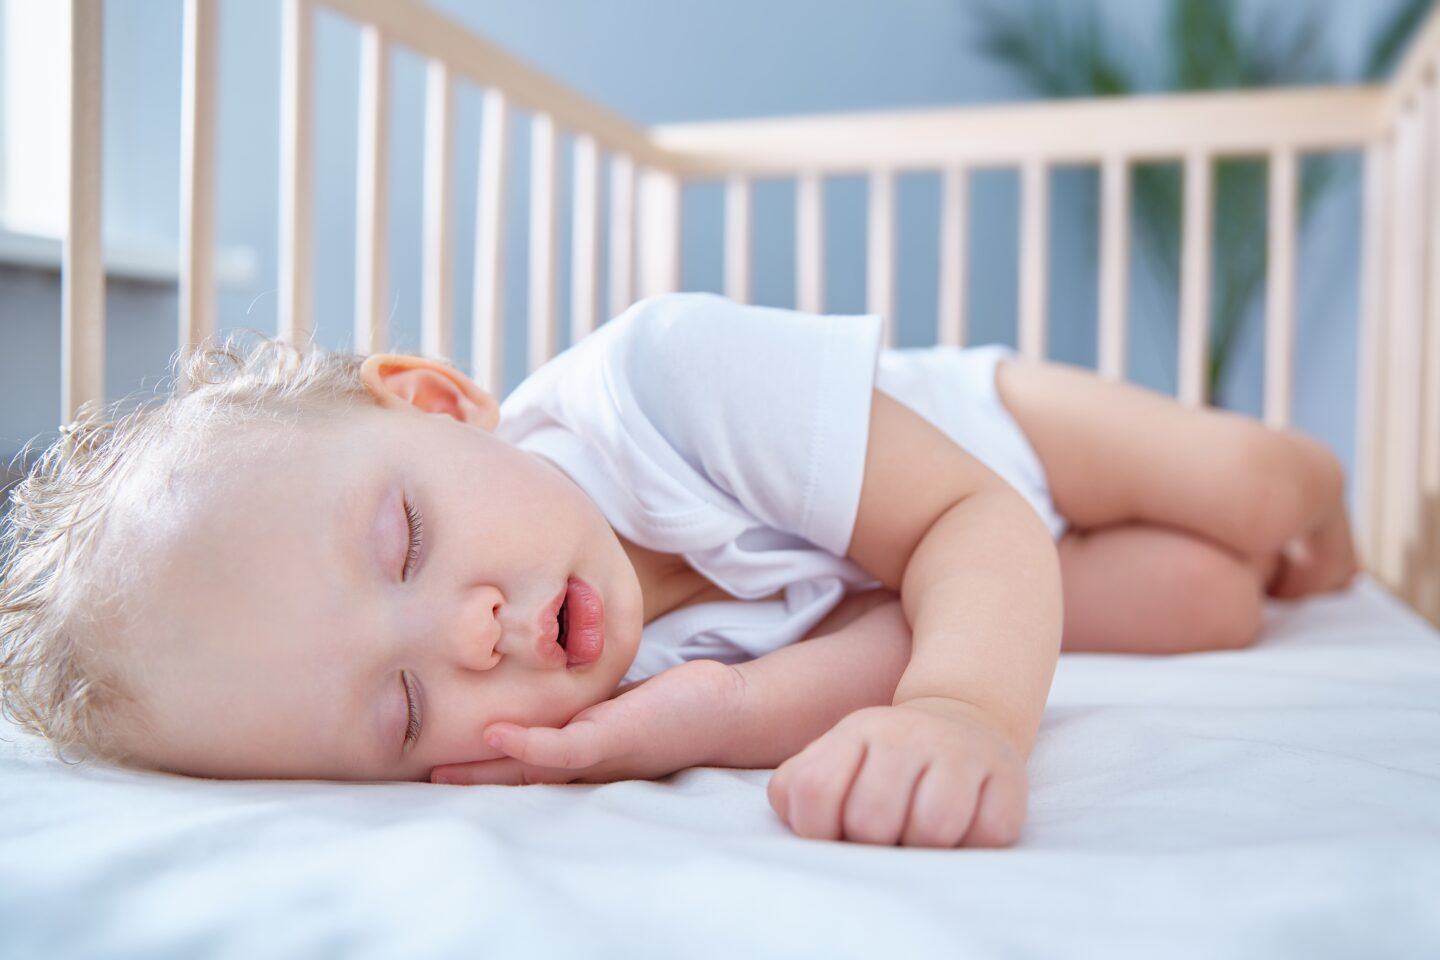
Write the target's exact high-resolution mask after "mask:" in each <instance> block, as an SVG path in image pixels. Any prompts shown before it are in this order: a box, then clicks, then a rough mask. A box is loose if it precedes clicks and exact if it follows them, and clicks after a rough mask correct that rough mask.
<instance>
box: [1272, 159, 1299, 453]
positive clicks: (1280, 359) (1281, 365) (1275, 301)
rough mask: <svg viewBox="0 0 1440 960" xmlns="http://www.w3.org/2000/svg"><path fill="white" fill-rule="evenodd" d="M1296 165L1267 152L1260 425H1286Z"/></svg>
mask: <svg viewBox="0 0 1440 960" xmlns="http://www.w3.org/2000/svg"><path fill="white" fill-rule="evenodd" d="M1298 187H1299V162H1298V160H1297V158H1296V155H1295V151H1294V150H1293V149H1290V148H1288V147H1282V148H1280V149H1278V150H1275V151H1274V152H1273V153H1271V154H1270V188H1269V207H1270V218H1269V227H1268V230H1269V234H1268V238H1267V241H1268V244H1269V259H1268V261H1267V264H1266V271H1265V281H1266V282H1265V423H1266V424H1267V425H1268V426H1271V427H1284V426H1288V425H1289V423H1290V408H1291V401H1292V394H1293V391H1294V387H1293V383H1294V365H1295V244H1296V240H1297V237H1296V231H1297V226H1298V225H1297V223H1296V219H1295V199H1296V193H1297V190H1298Z"/></svg>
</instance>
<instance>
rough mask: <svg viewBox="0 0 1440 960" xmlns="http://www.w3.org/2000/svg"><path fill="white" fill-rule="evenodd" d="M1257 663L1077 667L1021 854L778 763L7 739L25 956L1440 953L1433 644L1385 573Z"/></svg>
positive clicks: (1212, 660) (16, 951)
mask: <svg viewBox="0 0 1440 960" xmlns="http://www.w3.org/2000/svg"><path fill="white" fill-rule="evenodd" d="M1266 616H1267V626H1266V633H1265V635H1264V639H1263V640H1262V642H1261V643H1260V645H1259V646H1258V647H1256V648H1255V649H1252V650H1246V651H1239V652H1226V653H1210V654H1194V655H1189V656H1181V657H1168V658H1166V657H1157V658H1144V657H1121V656H1114V655H1073V656H1066V657H1064V658H1062V660H1061V663H1060V668H1059V671H1058V674H1057V677H1056V681H1055V688H1054V694H1053V696H1052V699H1051V705H1050V708H1049V711H1048V714H1047V718H1046V721H1045V725H1044V727H1043V729H1042V731H1041V735H1040V741H1039V744H1038V747H1037V749H1036V751H1035V754H1034V757H1033V759H1032V762H1031V776H1032V781H1033V793H1032V798H1031V816H1030V819H1029V822H1028V825H1027V827H1026V831H1025V834H1024V836H1023V838H1022V841H1021V843H1020V845H1019V846H1018V847H1016V848H1014V849H1010V850H1003V851H989V850H983V851H975V850H948V851H941V850H919V849H901V848H894V847H892V848H880V847H874V846H864V845H860V844H850V843H829V842H820V841H811V840H802V839H799V838H797V837H795V836H794V835H792V834H791V833H790V832H789V831H788V830H787V829H786V828H785V826H784V825H783V824H782V823H781V822H780V821H779V820H778V819H777V818H776V817H775V815H774V814H773V812H772V811H771V810H770V807H769V805H768V804H767V802H766V799H765V783H766V781H767V779H768V777H769V776H770V773H769V771H764V770H728V769H719V768H704V769H693V770H688V771H684V772H682V773H679V774H676V775H674V776H673V777H671V778H669V779H667V780H665V781H662V782H644V781H633V782H624V783H615V784H603V785H565V786H552V785H542V786H529V787H441V786H433V785H429V784H347V783H323V782H284V781H252V782H222V781H203V780H191V779H186V778H182V777H172V776H167V775H159V774H139V773H131V772H126V771H120V770H116V769H114V768H105V767H98V766H92V765H85V766H80V767H74V768H71V767H66V766H63V765H61V764H59V763H58V762H56V761H54V760H53V759H50V757H49V754H48V753H47V752H46V748H44V747H43V746H41V745H39V744H37V743H36V742H35V741H33V740H30V739H28V738H24V737H20V738H19V739H15V737H16V732H15V731H14V730H13V728H10V729H8V730H6V731H5V735H6V737H7V738H9V739H10V740H11V741H12V742H0V952H3V954H4V955H5V956H7V957H10V956H13V957H26V958H30V957H62V956H63V957H99V956H105V957H116V956H134V957H147V958H159V957H199V956H223V957H245V958H250V957H261V956H263V957H307V958H308V957H319V956H349V957H385V958H392V957H402V956H403V957H427V956H486V957H494V956H522V955H523V956H550V955H554V956H561V955H569V956H614V957H633V956H642V957H650V956H654V957H670V956H682V955H683V956H686V957H706V956H714V957H726V958H730V957H740V956H745V957H749V956H785V957H798V956H813V957H878V956H906V957H945V958H957V957H1002V956H1003V957H1037V958H1041V957H1043V958H1051V957H1092V956H1093V957H1105V958H1116V957H1161V956H1163V957H1167V958H1175V957H1207V958H1214V957H1266V958H1281V957H1296V958H1305V960H1315V958H1323V957H1347V958H1348V957H1359V956H1364V957H1417V958H1418V957H1436V956H1440V634H1437V633H1436V631H1434V630H1433V629H1432V628H1431V627H1430V626H1429V625H1428V624H1426V623H1425V622H1424V621H1423V620H1421V619H1420V618H1419V617H1417V616H1416V615H1415V614H1413V613H1412V612H1410V611H1408V610H1407V609H1406V608H1405V607H1403V606H1402V605H1401V604H1399V603H1398V602H1397V601H1396V600H1394V599H1393V598H1391V597H1390V596H1389V594H1387V593H1386V592H1385V591H1384V590H1383V588H1381V587H1379V586H1378V585H1376V584H1375V583H1374V582H1373V581H1371V580H1369V579H1368V578H1362V579H1361V580H1359V581H1358V582H1357V584H1356V585H1355V586H1354V587H1353V588H1352V589H1351V590H1350V591H1348V592H1346V593H1344V594H1331V595H1328V596H1322V597H1312V598H1307V599H1305V600H1302V601H1299V602H1294V603H1280V602H1275V601H1271V602H1270V605H1269V607H1268V608H1267V613H1266Z"/></svg>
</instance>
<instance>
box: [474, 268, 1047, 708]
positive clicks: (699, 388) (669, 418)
mask: <svg viewBox="0 0 1440 960" xmlns="http://www.w3.org/2000/svg"><path fill="white" fill-rule="evenodd" d="M881 331H882V324H881V318H880V316H879V315H877V314H868V315H821V314H813V313H806V312H802V311H797V310H787V309H784V308H779V307H763V306H753V305H745V304H738V303H736V302H734V301H733V300H730V299H728V298H726V297H723V296H720V295H718V294H713V293H673V294H665V295H662V296H658V297H651V298H648V299H646V300H641V301H639V302H637V303H635V304H633V305H632V306H631V307H630V308H629V309H628V310H626V311H625V312H624V313H622V314H621V315H619V316H618V317H615V318H613V319H611V320H609V321H607V322H606V323H604V324H602V325H601V326H600V327H599V328H598V329H597V330H596V331H595V332H593V333H592V334H590V335H589V336H587V337H585V338H584V339H583V340H581V341H580V342H579V343H577V344H575V345H573V346H572V347H570V348H569V349H568V350H566V351H564V352H563V353H561V354H559V355H558V356H556V357H554V358H552V359H551V360H550V361H549V362H547V363H546V364H545V365H544V366H542V367H541V368H540V369H538V370H536V371H535V372H534V373H532V374H531V375H530V376H529V377H527V378H526V379H525V380H524V382H522V383H521V384H520V385H519V386H517V387H516V388H515V389H514V390H513V391H512V392H511V393H510V395H509V396H508V397H506V398H505V400H504V402H503V403H502V404H501V407H500V423H499V425H498V426H497V428H496V434H497V436H499V437H500V438H501V439H504V440H506V441H508V442H510V443H512V444H514V445H515V446H517V447H519V448H520V449H522V450H526V451H529V452H532V453H535V454H537V455H540V456H544V457H545V458H546V459H548V460H550V461H551V462H553V463H555V465H556V466H558V467H559V468H560V469H561V470H563V471H565V473H566V474H567V475H568V476H570V478H571V479H572V480H574V481H575V483H576V484H577V485H579V486H580V488H581V489H583V490H584V491H585V492H586V493H588V494H589V495H590V497H591V498H592V499H594V500H595V502H596V504H597V506H598V507H599V509H600V511H601V513H602V514H604V515H605V517H606V519H607V520H608V521H609V522H610V525H611V526H612V527H614V529H615V530H616V531H617V532H618V533H619V534H620V535H622V536H624V537H625V538H626V539H628V540H630V541H632V542H634V543H637V544H639V545H641V546H643V547H647V548H649V549H651V550H656V551H660V552H663V553H674V554H681V555H683V556H684V557H685V559H686V560H687V561H688V562H689V563H690V565H691V566H692V567H694V568H695V570H696V571H698V572H699V573H700V574H701V575H702V576H704V577H706V578H707V579H709V580H710V581H711V582H713V583H715V584H717V585H718V586H720V587H721V588H722V589H724V590H725V591H726V592H728V593H730V594H731V595H733V596H735V597H737V598H739V599H737V600H732V601H717V602H711V603H698V604H695V605H693V606H689V607H683V608H681V609H679V610H673V611H671V612H669V613H667V614H665V615H663V616H660V617H658V618H656V619H655V620H653V621H651V622H650V623H648V624H646V625H645V627H644V629H643V631H642V636H641V643H640V648H639V651H638V652H637V654H636V657H635V661H634V663H633V664H632V665H631V667H630V670H629V671H628V672H627V673H626V674H625V677H624V682H627V683H628V682H631V681H635V680H640V679H643V678H645V677H648V676H651V675H653V674H656V673H659V672H660V671H661V670H664V669H666V668H668V667H671V666H674V665H676V664H679V663H682V662H684V661H687V660H695V659H702V658H709V659H715V660H721V661H724V662H727V663H738V662H741V661H744V660H749V659H752V658H754V657H758V656H761V655H763V654H765V653H769V652H770V651H772V650H776V649H778V648H780V647H783V646H785V645H786V644H789V643H794V642H795V641H797V640H799V639H801V638H802V637H804V636H805V635H806V634H807V633H808V632H809V631H810V629H811V628H812V627H813V626H814V625H815V624H817V623H819V622H820V620H822V619H823V618H824V617H825V615H826V614H827V613H829V612H830V611H831V610H832V609H833V608H834V607H835V605H836V604H838V603H839V602H840V600H841V598H843V597H844V596H845V594H847V593H853V592H856V591H861V590H868V589H872V588H875V587H879V586H882V584H881V583H880V581H878V580H876V579H874V578H873V577H871V576H870V575H869V574H868V573H866V572H865V570H863V569H862V568H861V567H860V566H859V565H857V564H856V563H854V562H853V561H851V560H849V559H847V558H846V557H845V556H844V551H845V548H846V546H848V544H849V542H850V536H851V533H852V531H853V529H854V526H855V518H856V514H857V512H858V510H859V503H860V486H861V481H862V480H863V477H864V467H865V449H866V444H867V440H868V433H869V422H870V394H871V390H872V388H876V387H878V388H879V389H881V390H882V391H884V392H885V393H886V394H889V395H890V396H893V397H894V398H895V399H897V400H899V401H901V402H902V403H904V404H905V405H906V406H909V407H910V408H911V409H913V410H915V411H916V412H917V413H919V414H920V415H921V416H923V417H925V418H926V419H927V420H929V421H930V422H931V423H934V424H935V425H936V426H937V427H939V428H940V429H941V430H943V431H944V432H945V433H946V434H947V435H949V436H950V437H951V438H952V439H954V440H955V441H956V442H957V443H960V444H961V445H962V446H964V447H965V449H966V450H967V451H969V452H970V453H971V454H972V455H973V456H975V457H977V458H979V459H980V460H981V461H983V462H984V463H985V464H986V465H987V466H989V467H990V468H991V469H992V470H995V471H996V472H997V473H999V474H1000V475H1001V476H1003V477H1004V478H1005V479H1006V480H1007V481H1008V482H1010V483H1011V484H1012V485H1013V486H1015V487H1016V489H1017V490H1019V492H1020V493H1021V494H1022V495H1023V496H1025V498H1026V499H1027V500H1028V501H1029V502H1030V503H1031V505H1032V506H1034V507H1035V509H1036V510H1037V512H1039V513H1040V515H1041V517H1042V518H1043V519H1044V520H1045V522H1046V524H1047V526H1048V527H1049V528H1050V530H1051V532H1052V534H1053V535H1054V536H1056V537H1058V536H1060V535H1061V533H1062V532H1063V531H1064V528H1065V521H1064V519H1063V518H1061V517H1060V516H1059V515H1058V514H1057V513H1056V512H1055V510H1054V507H1053V505H1052V503H1051V500H1050V496H1049V492H1048V488H1047V485H1046V482H1045V476H1044V472H1043V470H1042V469H1041V465H1040V462H1039V460H1038V458H1037V457H1036V456H1035V453H1034V451H1033V449H1032V448H1031V447H1030V445H1029V443H1028V442H1027V441H1026V439H1025V437H1024V434H1023V433H1021V431H1020V428H1019V426H1018V425H1017V424H1016V423H1015V421H1014V419H1013V418H1012V417H1011V416H1010V414H1009V413H1008V411H1006V410H1005V408H1004V406H1003V405H1001V403H1000V402H999V400H998V398H997V397H996V394H995V387H994V364H995V361H996V360H998V359H999V358H1000V357H1001V356H1006V355H1010V354H1013V353H1014V351H1013V350H1011V349H1010V348H1009V347H1007V346H1004V345H1001V344H990V345H987V346H982V347H972V348H967V349H963V350H962V349H958V348H955V347H926V348H918V349H904V350H883V349H882V348H881V345H880V340H881ZM779 591H783V596H784V599H783V600H765V601H761V600H758V598H760V597H766V596H769V595H771V594H773V593H776V592H779Z"/></svg>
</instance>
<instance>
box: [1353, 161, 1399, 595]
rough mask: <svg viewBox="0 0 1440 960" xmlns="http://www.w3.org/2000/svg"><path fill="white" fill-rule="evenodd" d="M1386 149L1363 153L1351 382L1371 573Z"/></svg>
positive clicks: (1375, 539)
mask: <svg viewBox="0 0 1440 960" xmlns="http://www.w3.org/2000/svg"><path fill="white" fill-rule="evenodd" d="M1390 150H1391V148H1390V147H1389V145H1388V144H1387V143H1385V142H1383V141H1377V142H1376V143H1373V144H1371V145H1370V146H1369V147H1367V148H1366V150H1365V160H1364V164H1365V193H1364V211H1363V212H1364V227H1363V230H1364V233H1363V237H1362V240H1361V244H1362V245H1361V258H1362V259H1361V283H1362V294H1361V296H1362V300H1361V315H1360V331H1359V336H1358V339H1359V345H1360V350H1359V363H1358V369H1357V370H1356V378H1355V481H1354V485H1353V489H1354V497H1355V499H1354V509H1353V511H1352V515H1353V518H1354V527H1355V543H1356V550H1357V551H1358V553H1359V554H1360V560H1361V564H1362V566H1364V567H1365V568H1366V569H1375V568H1376V565H1377V564H1378V560H1379V530H1380V504H1381V494H1382V490H1383V483H1382V478H1383V472H1382V464H1383V461H1384V454H1383V451H1384V412H1385V392H1386V391H1385V384H1384V381H1383V379H1382V376H1381V369H1382V367H1381V365H1382V363H1383V361H1384V357H1385V355H1386V343H1385V328H1386V326H1387V324H1386V322H1385V306H1386V291H1387V287H1388V284H1387V282H1386V280H1387V275H1386V269H1385V267H1386V264H1387V262H1388V260H1387V254H1388V249H1387V248H1388V243H1389V240H1390V221H1389V213H1390V210H1391V207H1390V198H1389V191H1388V188H1387V181H1388V179H1389V175H1390V165H1391V159H1390Z"/></svg>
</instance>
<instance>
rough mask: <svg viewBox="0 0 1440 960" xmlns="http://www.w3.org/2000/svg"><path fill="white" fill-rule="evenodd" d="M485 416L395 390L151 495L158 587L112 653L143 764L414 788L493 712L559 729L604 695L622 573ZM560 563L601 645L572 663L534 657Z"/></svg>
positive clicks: (476, 743) (620, 613) (547, 465)
mask: <svg viewBox="0 0 1440 960" xmlns="http://www.w3.org/2000/svg"><path fill="white" fill-rule="evenodd" d="M471 388H472V389H476V390H478V388H474V387H473V384H472V385H471ZM422 394H423V392H422ZM487 402H488V403H491V404H493V401H492V400H488V396H487ZM490 417H493V407H492V408H490V410H489V411H488V415H487V412H485V411H482V412H479V413H477V412H476V411H475V410H474V409H473V408H471V409H470V410H469V412H468V413H465V412H462V413H460V414H459V415H457V414H456V413H455V412H454V411H452V412H449V413H446V412H431V413H426V412H422V411H421V410H420V409H417V408H416V407H414V406H411V405H410V403H408V402H407V403H405V404H403V405H395V406H391V407H388V408H382V407H380V406H376V407H373V408H370V407H367V408H365V409H361V410H357V411H356V412H355V413H353V414H346V415H344V416H342V417H340V418H339V419H330V420H327V421H310V422H307V423H306V424H304V425H303V426H297V427H289V426H285V427H280V428H277V429H274V430H263V431H257V433H258V434H259V435H261V436H265V435H276V436H280V437H282V442H280V443H272V442H264V441H261V442H258V443H255V444H247V445H245V446H244V448H243V450H242V451H241V452H240V454H239V455H238V456H237V457H236V458H235V459H233V460H227V461H226V462H225V465H224V467H223V469H208V470H207V469H195V470H193V471H188V472H187V471H180V472H177V473H176V475H175V476H174V477H173V478H172V480H171V482H170V483H169V485H168V487H166V489H165V492H164V493H162V494H161V495H160V496H158V497H156V496H152V497H151V499H150V500H149V501H148V502H147V503H146V505H145V507H144V508H143V509H142V510H141V511H140V512H138V513H137V514H136V515H137V516H141V517H143V518H145V520H146V522H147V523H148V529H149V530H150V535H149V536H148V538H145V539H148V540H149V541H150V542H146V543H144V545H143V546H137V549H141V550H144V551H146V552H147V553H149V554H150V555H149V556H147V557H146V562H147V563H153V564H154V565H155V569H154V573H153V576H152V577H150V579H149V587H148V588H147V589H146V590H145V591H144V592H145V594H146V596H147V597H148V598H153V599H152V600H150V601H149V602H148V603H147V604H146V606H145V607H144V616H143V625H142V627H141V629H139V630H137V631H133V633H134V638H133V641H132V646H131V647H128V648H127V653H126V655H125V656H126V660H125V663H124V665H123V666H122V670H123V672H124V675H125V677H126V680H127V682H128V685H129V686H131V687H138V688H139V690H138V694H139V699H140V701H141V703H142V704H143V706H144V709H145V711H146V713H147V714H148V715H149V717H150V718H151V722H152V725H153V727H154V729H155V730H156V731H157V733H158V736H148V735H147V736H146V737H145V738H144V740H143V744H144V752H145V753H146V754H148V757H147V759H149V761H150V762H151V763H153V764H154V765H156V766H158V767H160V768H162V769H168V770H173V771H176V772H180V773H188V774H196V775H201V776H217V777H257V778H270V777H304V778H325V779H347V780H348V779H354V780H395V779H404V780H417V779H418V780H425V779H428V778H429V771H430V769H431V768H432V767H434V766H437V765H440V764H447V763H456V762H462V761H471V760H485V759H491V758H495V757H499V756H502V755H503V754H501V752H500V751H498V750H495V749H493V748H491V747H489V746H487V745H486V744H485V743H484V742H483V740H482V738H481V737H482V733H483V731H484V729H485V727H486V726H487V725H488V724H490V723H493V722H496V721H500V720H505V721H510V722H513V723H518V724H522V725H541V726H563V725H564V724H565V723H566V722H567V721H568V720H569V719H570V718H571V717H572V716H574V715H575V714H576V713H578V712H579V711H580V710H582V709H584V708H585V707H587V706H590V705H591V704H594V703H598V702H599V701H601V700H604V699H606V698H608V697H609V696H610V695H611V694H612V693H613V692H614V690H615V688H616V687H617V685H618V684H619V682H620V680H621V678H622V677H623V675H624V673H625V671H626V670H627V669H628V668H629V667H630V664H631V661H632V660H633V658H634V656H635V651H636V649H637V647H638V644H639V640H640V631H641V626H642V622H643V604H642V597H641V590H640V583H639V581H638V579H637V576H636V573H635V569H634V567H633V565H632V564H631V563H630V561H629V559H628V557H627V555H626V554H625V552H624V550H623V549H622V547H621V545H620V541H619V540H618V539H617V538H616V536H615V533H614V531H613V530H612V528H611V527H610V525H609V524H608V522H607V521H606V520H605V518H604V515H603V514H601V513H600V512H599V510H598V508H597V507H596V505H595V503H594V501H593V500H591V499H590V498H589V497H588V496H587V495H586V494H585V493H584V491H583V490H582V489H581V488H579V487H578V486H577V485H576V484H575V483H574V482H573V481H572V480H571V479H570V478H569V477H568V476H567V475H566V474H565V473H563V472H562V471H561V470H560V469H559V468H558V467H556V466H555V465H554V464H552V463H551V462H549V461H548V460H545V459H543V458H541V457H539V456H536V455H534V454H531V453H526V452H524V451H521V450H519V449H517V448H516V447H514V446H512V445H510V444H508V443H506V442H505V441H503V440H500V439H498V438H496V437H495V436H494V435H493V433H492V432H491V430H492V429H493V425H494V424H493V422H490V423H488V424H487V423H485V422H483V421H486V420H487V419H489V418H490ZM467 418H468V419H469V420H470V421H471V422H466V420H467ZM161 486H162V487H164V486H165V485H163V484H162V485H161ZM151 489H152V490H153V489H154V488H153V486H152V487H151ZM407 504H408V506H409V507H410V516H407V512H406V506H407ZM417 515H418V517H419V524H418V526H419V530H418V533H419V534H420V536H419V541H418V548H417V549H416V550H415V551H414V552H413V553H412V552H411V546H412V533H414V532H417V531H416V530H415V527H414V526H413V525H412V523H411V522H410V521H411V518H412V517H414V516H417ZM152 551H153V552H152ZM407 554H409V555H410V561H409V563H408V568H407ZM147 576H149V574H148V572H147ZM571 576H575V577H579V578H581V579H583V580H584V581H586V582H587V583H588V584H590V585H591V586H592V587H593V588H594V589H595V590H596V591H597V592H598V593H599V594H600V596H601V598H602V599H603V603H604V624H603V633H604V650H603V652H602V654H601V656H600V658H599V660H597V661H595V662H593V663H590V664H586V665H583V666H575V667H567V666H566V665H565V662H564V657H563V656H561V655H558V654H556V651H554V650H553V649H550V650H544V651H542V649H541V645H542V638H543V637H545V636H547V632H546V631H548V629H549V627H550V625H551V624H552V623H553V620H551V619H549V618H547V617H546V613H547V612H548V611H549V610H550V609H551V606H552V603H553V601H554V600H555V598H556V597H557V595H559V594H560V592H561V591H562V590H564V589H565V586H566V583H567V580H568V579H569V578H570V577H571ZM546 653H548V654H550V655H548V656H547V655H545V654H546ZM557 661H558V662H557ZM407 679H408V680H409V688H410V693H413V695H414V700H415V704H414V706H415V708H416V709H418V712H419V719H420V730H419V735H418V737H417V738H416V739H415V741H414V742H413V743H411V744H408V745H407V743H406V737H407V728H409V727H410V726H411V717H410V707H409V703H408V699H407V686H406V683H405V680H407Z"/></svg>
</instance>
